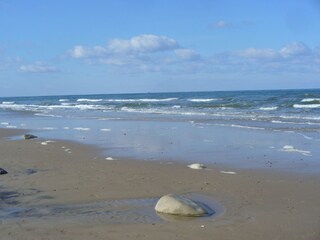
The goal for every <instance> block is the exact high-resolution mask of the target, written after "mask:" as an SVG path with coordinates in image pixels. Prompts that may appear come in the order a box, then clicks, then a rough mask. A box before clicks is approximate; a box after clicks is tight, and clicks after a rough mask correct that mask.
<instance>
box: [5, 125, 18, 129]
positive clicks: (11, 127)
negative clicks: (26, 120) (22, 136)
mask: <svg viewBox="0 0 320 240" xmlns="http://www.w3.org/2000/svg"><path fill="white" fill-rule="evenodd" d="M6 128H17V126H9V125H7V126H6Z"/></svg>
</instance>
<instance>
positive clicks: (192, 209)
mask: <svg viewBox="0 0 320 240" xmlns="http://www.w3.org/2000/svg"><path fill="white" fill-rule="evenodd" d="M155 210H156V211H157V212H159V213H167V214H173V215H179V216H187V217H201V216H205V215H207V214H208V212H207V210H206V209H205V208H203V207H202V206H200V205H199V204H198V203H196V202H194V201H192V200H191V199H188V198H186V197H182V196H177V195H174V194H168V195H165V196H163V197H161V198H160V199H159V201H158V202H157V204H156V206H155Z"/></svg>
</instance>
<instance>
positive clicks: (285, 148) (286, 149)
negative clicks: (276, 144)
mask: <svg viewBox="0 0 320 240" xmlns="http://www.w3.org/2000/svg"><path fill="white" fill-rule="evenodd" d="M279 151H282V152H297V153H301V154H302V155H304V156H308V157H311V156H312V155H311V152H310V151H305V150H300V149H296V148H294V147H293V146H291V145H285V146H283V147H282V148H281V149H280V150H279Z"/></svg>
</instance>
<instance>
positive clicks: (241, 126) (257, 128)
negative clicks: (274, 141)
mask: <svg viewBox="0 0 320 240" xmlns="http://www.w3.org/2000/svg"><path fill="white" fill-rule="evenodd" d="M230 126H231V127H236V128H245V129H254V130H265V129H264V128H261V127H251V126H244V125H238V124H231V125H230Z"/></svg>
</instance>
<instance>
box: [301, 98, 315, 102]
mask: <svg viewBox="0 0 320 240" xmlns="http://www.w3.org/2000/svg"><path fill="white" fill-rule="evenodd" d="M316 101H318V102H320V98H304V99H302V100H301V102H316Z"/></svg>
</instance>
